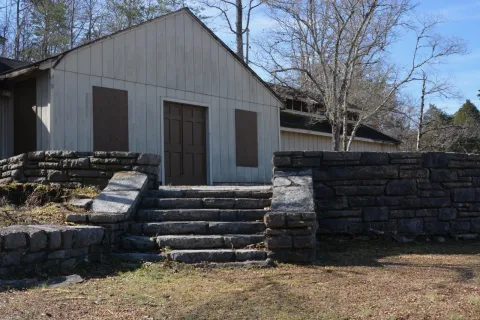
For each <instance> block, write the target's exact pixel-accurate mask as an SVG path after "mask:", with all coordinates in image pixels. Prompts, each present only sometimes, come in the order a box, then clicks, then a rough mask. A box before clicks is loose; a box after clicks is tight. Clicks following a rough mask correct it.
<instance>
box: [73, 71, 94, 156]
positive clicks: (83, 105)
mask: <svg viewBox="0 0 480 320" xmlns="http://www.w3.org/2000/svg"><path fill="white" fill-rule="evenodd" d="M91 91H92V90H91V87H90V76H88V75H86V74H79V75H78V91H77V106H78V108H77V119H78V123H79V126H78V129H77V132H78V134H77V150H78V151H89V150H90V145H91V142H90V140H91V139H92V136H93V124H92V118H91V112H90V108H91V106H90V95H91Z"/></svg>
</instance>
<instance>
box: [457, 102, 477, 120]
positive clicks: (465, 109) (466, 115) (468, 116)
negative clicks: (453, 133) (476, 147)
mask: <svg viewBox="0 0 480 320" xmlns="http://www.w3.org/2000/svg"><path fill="white" fill-rule="evenodd" d="M453 123H454V124H456V125H469V126H476V125H479V124H480V112H479V111H478V109H477V107H476V106H475V105H474V104H473V103H472V102H471V101H470V100H467V101H466V102H465V103H464V104H463V105H462V107H461V108H460V109H458V111H457V112H456V113H455V116H454V118H453Z"/></svg>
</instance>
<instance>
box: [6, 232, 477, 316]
mask: <svg viewBox="0 0 480 320" xmlns="http://www.w3.org/2000/svg"><path fill="white" fill-rule="evenodd" d="M479 253H480V243H479V242H465V241H463V242H462V241H453V240H452V241H450V242H447V243H444V244H435V243H417V244H405V245H400V244H393V243H386V242H380V241H358V240H357V241H352V240H348V241H338V240H335V241H333V240H329V241H322V242H321V246H320V248H319V258H320V259H319V262H318V263H317V265H313V266H294V265H287V264H282V265H279V266H278V267H276V268H271V269H195V268H192V267H185V266H179V265H169V264H144V265H143V266H142V267H140V268H137V269H135V270H130V271H128V270H127V269H125V268H126V266H125V265H121V264H119V263H117V262H111V264H110V267H104V266H102V267H98V266H92V267H90V269H87V270H84V271H81V270H80V271H78V270H77V271H76V272H79V273H81V272H84V273H83V274H82V273H81V274H82V276H84V277H90V278H88V279H86V280H85V281H84V282H83V283H80V284H75V285H70V286H68V287H63V288H57V289H53V288H47V287H39V288H34V289H28V290H23V291H18V290H16V291H15V290H14V291H6V292H1V293H0V319H392V320H393V319H397V320H400V319H480V256H479ZM102 268H105V269H102ZM111 268H116V269H111Z"/></svg>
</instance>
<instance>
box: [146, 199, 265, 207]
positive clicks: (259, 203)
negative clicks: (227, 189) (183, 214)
mask: <svg viewBox="0 0 480 320" xmlns="http://www.w3.org/2000/svg"><path fill="white" fill-rule="evenodd" d="M270 204H271V200H270V199H255V198H155V197H144V198H143V199H142V204H141V206H142V208H145V209H148V208H158V209H263V208H265V207H270Z"/></svg>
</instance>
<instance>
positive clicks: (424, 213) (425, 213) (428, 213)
mask: <svg viewBox="0 0 480 320" xmlns="http://www.w3.org/2000/svg"><path fill="white" fill-rule="evenodd" d="M415 216H417V217H437V216H438V209H418V210H415Z"/></svg>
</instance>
